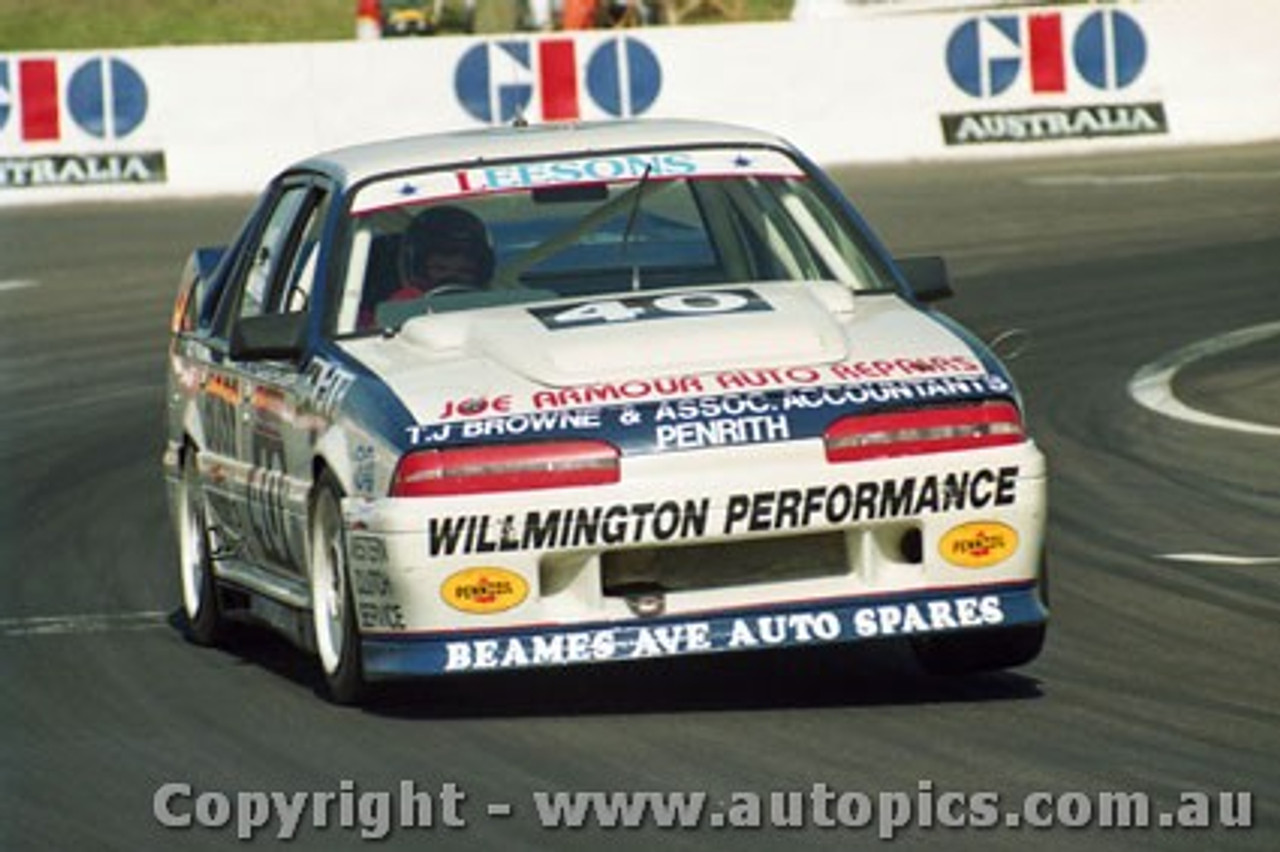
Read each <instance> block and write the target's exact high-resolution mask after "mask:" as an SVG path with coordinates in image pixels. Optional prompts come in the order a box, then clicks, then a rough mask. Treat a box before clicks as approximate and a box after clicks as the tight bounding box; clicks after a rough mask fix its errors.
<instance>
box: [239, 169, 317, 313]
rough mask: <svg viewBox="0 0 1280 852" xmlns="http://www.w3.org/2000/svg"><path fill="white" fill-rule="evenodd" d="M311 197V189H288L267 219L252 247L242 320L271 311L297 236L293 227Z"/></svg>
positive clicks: (241, 300) (243, 295) (241, 299)
mask: <svg viewBox="0 0 1280 852" xmlns="http://www.w3.org/2000/svg"><path fill="white" fill-rule="evenodd" d="M310 194H311V188H310V187H308V186H293V187H288V188H287V189H285V190H284V192H283V193H281V195H280V197H279V199H277V201H276V206H275V208H274V209H273V210H272V211H271V215H270V216H269V217H268V218H267V224H266V227H265V228H263V230H262V233H261V234H260V235H259V236H258V239H257V240H256V241H255V242H254V243H253V245H252V246H250V247H249V268H248V270H247V273H246V277H245V282H244V288H243V289H242V291H241V295H240V310H239V311H237V315H238V316H239V317H240V318H241V319H243V318H245V317H254V316H258V315H260V314H265V313H268V312H270V311H271V310H272V308H273V305H272V299H273V297H274V296H275V293H274V292H273V289H274V288H273V285H274V284H275V282H276V279H277V277H278V273H279V271H280V268H281V264H282V263H283V262H284V260H285V253H286V252H287V251H288V250H289V243H290V239H289V238H290V236H291V235H292V234H293V233H295V231H294V227H293V226H294V225H295V224H296V221H297V218H298V213H299V211H300V210H301V209H302V206H303V205H304V204H305V203H306V201H307V198H308V196H309V195H310Z"/></svg>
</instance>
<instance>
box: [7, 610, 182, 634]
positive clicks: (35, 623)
mask: <svg viewBox="0 0 1280 852" xmlns="http://www.w3.org/2000/svg"><path fill="white" fill-rule="evenodd" d="M168 622H169V613H167V612H122V613H113V614H109V615H108V614H100V615H45V616H30V617H27V618H0V636H4V637H13V636H61V635H66V634H69V633H107V632H115V631H118V630H152V629H154V628H156V627H163V626H164V625H166V624H168Z"/></svg>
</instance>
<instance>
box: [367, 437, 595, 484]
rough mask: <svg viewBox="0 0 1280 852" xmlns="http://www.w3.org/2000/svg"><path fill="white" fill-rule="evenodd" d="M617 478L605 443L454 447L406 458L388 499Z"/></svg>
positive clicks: (400, 466) (398, 469) (581, 482)
mask: <svg viewBox="0 0 1280 852" xmlns="http://www.w3.org/2000/svg"><path fill="white" fill-rule="evenodd" d="M618 478H619V473H618V450H617V448H616V447H614V446H613V445H612V444H609V443H606V442H604V441H555V442H545V443H538V444H498V445H493V446H483V447H456V448H451V449H441V450H422V451H420V452H415V453H410V454H408V455H406V456H405V457H404V458H403V459H401V461H400V465H399V467H397V468H396V473H395V477H394V478H393V479H392V482H391V496H392V497H432V496H438V495H449V494H484V493H488V492H493V491H528V490H533V489H538V488H569V487H572V486H576V485H608V484H609V483H612V482H617V481H618Z"/></svg>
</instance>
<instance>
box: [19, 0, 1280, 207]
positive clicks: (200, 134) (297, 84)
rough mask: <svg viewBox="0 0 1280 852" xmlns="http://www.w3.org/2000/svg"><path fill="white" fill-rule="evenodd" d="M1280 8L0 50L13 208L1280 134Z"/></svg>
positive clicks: (875, 17) (1133, 9) (1251, 3)
mask: <svg viewBox="0 0 1280 852" xmlns="http://www.w3.org/2000/svg"><path fill="white" fill-rule="evenodd" d="M1278 36H1280V3H1278V2H1276V0H1213V2H1210V0H1147V2H1142V3H1132V4H1121V5H1112V4H1108V5H1105V6H1092V5H1085V6H1075V5H1072V6H1063V7H1045V6H1036V7H1031V6H1028V7H1017V8H1008V7H1002V8H1000V9H999V10H994V11H977V10H973V9H962V10H958V11H953V12H934V13H928V14H925V13H915V14H909V15H908V14H899V15H893V14H884V13H883V12H882V11H881V12H879V13H877V14H866V15H851V16H848V17H843V18H836V19H822V20H811V21H798V22H785V23H776V24H743V25H733V26H726V25H720V26H702V27H695V26H688V27H653V28H647V29H639V30H627V31H597V32H584V33H553V34H538V35H533V34H513V35H511V36H503V37H494V38H471V37H434V38H423V39H408V40H395V41H351V42H345V43H318V44H292V45H261V46H226V47H199V48H162V49H139V50H120V51H110V52H103V53H98V52H53V53H37V54H8V55H0V205H14V204H25V203H37V202H45V201H65V200H89V199H117V198H130V197H156V196H183V195H207V194H220V193H242V192H255V191H257V190H258V189H259V188H260V187H261V186H262V184H263V183H264V182H265V181H267V180H268V179H269V178H270V176H271V175H272V174H274V173H275V172H276V171H278V170H279V169H280V168H282V167H283V166H285V165H287V164H288V163H289V162H292V161H294V160H296V159H299V158H301V157H304V156H307V155H309V154H311V153H314V152H315V151H318V150H322V149H326V148H331V147H336V146H340V145H345V144H349V143H354V142H361V141H367V140H372V139H378V138H385V137H391V136H401V135H408V134H413V133H420V132H430V131H438V130H449V129H458V128H467V127H477V126H482V125H486V124H494V123H506V122H508V121H510V120H512V118H513V117H514V116H515V115H517V114H521V115H523V116H525V117H526V118H527V119H528V120H530V121H534V122H537V121H544V120H559V119H612V118H626V117H634V116H640V117H651V116H652V117H656V116H663V117H669V116H681V117H700V118H710V119H717V120H724V121H732V122H738V123H744V124H749V125H755V126H759V127H763V128H766V129H770V130H774V131H776V132H779V133H782V134H783V135H785V136H787V137H789V138H791V139H792V140H793V141H794V142H796V143H797V144H799V145H800V146H801V147H802V148H804V149H805V150H807V151H808V152H809V153H810V154H811V155H812V156H814V157H815V158H816V159H818V160H819V161H821V162H826V163H836V162H851V161H902V160H912V159H944V158H945V159H956V158H978V157H990V156H1010V155H1024V154H1037V153H1044V154H1048V153H1055V154H1061V153H1076V152H1089V151H1097V150H1115V149H1116V148H1124V147H1141V146H1151V145H1159V146H1170V145H1200V144H1224V143H1237V142H1249V141H1256V140H1264V139H1275V138H1280V50H1278V49H1276V47H1275V46H1274V43H1275V40H1276V38H1277V37H1278Z"/></svg>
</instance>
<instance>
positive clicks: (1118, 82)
mask: <svg viewBox="0 0 1280 852" xmlns="http://www.w3.org/2000/svg"><path fill="white" fill-rule="evenodd" d="M1148 52H1149V45H1148V43H1147V36H1146V34H1145V32H1144V31H1143V29H1142V26H1141V24H1139V22H1138V20H1137V18H1135V17H1134V16H1133V15H1130V14H1127V13H1125V12H1121V11H1118V10H1102V11H1094V12H1089V13H1088V14H1085V15H1084V16H1083V17H1080V16H1079V15H1075V14H1073V13H1070V12H1048V13H1034V14H1033V13H1027V14H1002V15H987V16H983V17H980V18H973V19H970V20H968V21H965V22H964V23H962V24H960V25H959V26H958V27H956V28H955V30H953V31H952V33H951V36H950V38H949V39H948V40H947V44H946V50H945V58H946V67H947V73H948V75H949V76H950V78H951V82H952V83H953V84H954V85H955V86H956V87H957V88H959V89H960V90H961V91H963V92H964V93H965V94H967V95H970V96H971V97H974V98H979V99H984V100H1001V99H1003V100H1009V101H1011V100H1016V99H1021V100H1024V102H1025V101H1026V99H1027V97H1028V96H1030V98H1031V101H1030V103H1032V104H1035V103H1038V102H1040V99H1041V98H1044V99H1045V101H1044V102H1045V103H1052V104H1053V106H1049V107H1032V108H1024V109H1018V110H1004V111H995V110H991V111H983V112H973V113H952V114H947V115H943V116H942V130H943V136H944V138H945V140H946V143H947V144H948V145H965V144H974V143H988V142H1035V141H1046V140H1063V139H1092V138H1096V137H1104V136H1132V135H1146V134H1153V133H1167V132H1168V122H1167V119H1166V117H1165V113H1164V105H1163V104H1161V103H1158V102H1141V103H1117V102H1107V103H1093V104H1083V105H1074V106H1062V105H1060V104H1061V103H1062V101H1063V100H1064V99H1066V98H1069V97H1072V96H1079V95H1082V94H1086V95H1094V96H1097V95H1099V94H1114V93H1120V92H1123V91H1124V90H1127V89H1129V88H1131V87H1134V86H1135V84H1137V83H1138V82H1139V81H1140V79H1141V78H1142V76H1143V72H1144V70H1145V69H1146V66H1147V59H1148ZM1050 98H1052V100H1049V99H1050Z"/></svg>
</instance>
